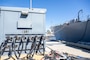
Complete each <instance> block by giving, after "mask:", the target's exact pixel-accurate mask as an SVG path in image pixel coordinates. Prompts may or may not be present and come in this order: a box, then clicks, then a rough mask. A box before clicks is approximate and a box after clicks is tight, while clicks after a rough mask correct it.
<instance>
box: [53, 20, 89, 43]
mask: <svg viewBox="0 0 90 60" xmlns="http://www.w3.org/2000/svg"><path fill="white" fill-rule="evenodd" d="M57 30H59V31H58V32H56V31H57ZM54 32H55V33H54V34H55V36H56V39H57V40H58V39H59V40H63V41H67V42H90V21H84V22H75V23H70V24H66V25H63V26H62V27H61V28H59V29H56V30H55V28H54Z"/></svg>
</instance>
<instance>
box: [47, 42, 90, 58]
mask: <svg viewBox="0 0 90 60" xmlns="http://www.w3.org/2000/svg"><path fill="white" fill-rule="evenodd" d="M46 46H48V47H50V48H51V49H53V50H56V51H58V52H66V53H69V54H72V55H76V56H80V57H84V58H90V50H85V49H80V48H76V47H71V46H67V45H65V44H62V43H61V42H51V41H50V42H46ZM49 51H50V49H49V48H47V47H46V52H49Z"/></svg>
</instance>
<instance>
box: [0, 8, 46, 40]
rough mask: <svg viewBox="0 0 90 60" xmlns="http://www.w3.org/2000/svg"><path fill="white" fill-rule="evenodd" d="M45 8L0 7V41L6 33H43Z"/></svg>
mask: <svg viewBox="0 0 90 60" xmlns="http://www.w3.org/2000/svg"><path fill="white" fill-rule="evenodd" d="M45 14H46V9H39V8H32V9H29V8H19V7H0V41H3V40H4V39H5V37H6V36H7V35H35V34H36V35H37V34H39V35H40V34H43V35H44V34H45Z"/></svg>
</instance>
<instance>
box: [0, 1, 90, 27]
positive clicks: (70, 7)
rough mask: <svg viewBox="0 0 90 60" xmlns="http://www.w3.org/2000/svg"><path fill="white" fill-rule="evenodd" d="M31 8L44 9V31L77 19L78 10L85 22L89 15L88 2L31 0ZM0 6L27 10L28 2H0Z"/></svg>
mask: <svg viewBox="0 0 90 60" xmlns="http://www.w3.org/2000/svg"><path fill="white" fill-rule="evenodd" d="M32 1H33V2H32V4H33V8H45V9H47V12H46V29H49V28H50V27H51V26H55V25H59V24H63V23H65V22H69V21H70V20H72V19H76V18H77V14H78V11H79V10H81V9H82V10H83V12H82V13H80V18H81V20H82V21H85V20H86V18H87V15H90V0H32ZM0 6H9V7H10V6H11V7H25V8H29V6H30V0H0Z"/></svg>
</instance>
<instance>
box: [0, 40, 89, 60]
mask: <svg viewBox="0 0 90 60" xmlns="http://www.w3.org/2000/svg"><path fill="white" fill-rule="evenodd" d="M45 44H46V48H45V50H46V52H45V53H46V54H47V53H49V52H50V51H51V50H50V49H49V48H51V49H53V50H56V51H58V52H60V53H62V52H65V53H68V54H72V55H75V56H79V57H84V58H89V59H90V51H87V50H84V49H80V48H76V47H71V46H67V45H65V44H62V43H61V42H55V41H46V43H45ZM48 47H49V48H48ZM25 56H26V54H22V55H21V57H20V58H22V57H25ZM42 57H43V56H42V55H34V57H33V58H34V59H35V60H41V58H42ZM5 58H8V56H2V57H1V60H4V59H5ZM9 60H13V59H12V58H10V59H9ZM23 60H25V59H23Z"/></svg>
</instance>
